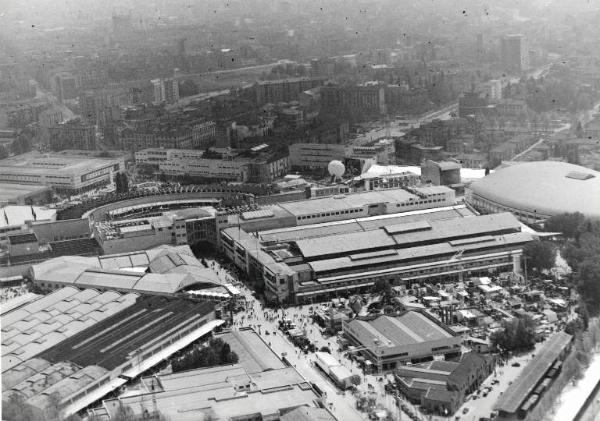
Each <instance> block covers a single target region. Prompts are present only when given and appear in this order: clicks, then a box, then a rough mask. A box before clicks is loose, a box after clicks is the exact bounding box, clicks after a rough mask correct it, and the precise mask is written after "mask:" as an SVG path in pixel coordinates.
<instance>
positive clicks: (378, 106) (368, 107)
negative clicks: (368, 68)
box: [321, 83, 385, 114]
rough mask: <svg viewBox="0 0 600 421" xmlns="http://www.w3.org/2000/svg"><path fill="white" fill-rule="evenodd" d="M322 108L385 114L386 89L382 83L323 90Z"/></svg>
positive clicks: (334, 87) (333, 86) (331, 86)
mask: <svg viewBox="0 0 600 421" xmlns="http://www.w3.org/2000/svg"><path fill="white" fill-rule="evenodd" d="M321 106H322V107H323V108H327V109H330V110H340V111H341V110H345V109H346V110H350V111H353V112H356V111H360V112H367V113H373V114H383V113H384V112H385V89H384V86H383V85H382V84H380V83H366V84H363V85H353V86H338V85H326V86H323V87H322V88H321Z"/></svg>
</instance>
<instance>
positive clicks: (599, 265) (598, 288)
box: [577, 256, 600, 314]
mask: <svg viewBox="0 0 600 421" xmlns="http://www.w3.org/2000/svg"><path fill="white" fill-rule="evenodd" d="M577 269H578V271H577V280H578V289H579V293H580V294H581V297H582V299H583V301H584V302H585V304H586V305H587V309H588V310H589V312H590V313H592V314H598V312H599V311H600V259H599V258H598V256H596V257H595V258H589V259H585V260H584V261H583V262H581V264H579V266H578V268H577Z"/></svg>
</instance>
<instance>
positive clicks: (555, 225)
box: [544, 212, 584, 238]
mask: <svg viewBox="0 0 600 421" xmlns="http://www.w3.org/2000/svg"><path fill="white" fill-rule="evenodd" d="M583 221H584V216H583V214H582V213H579V212H574V213H563V214H561V215H555V216H553V217H551V218H550V219H548V220H547V221H546V222H545V223H544V230H545V231H547V232H562V233H563V235H564V236H565V237H566V238H577V236H578V234H579V227H580V225H581V224H582V223H583Z"/></svg>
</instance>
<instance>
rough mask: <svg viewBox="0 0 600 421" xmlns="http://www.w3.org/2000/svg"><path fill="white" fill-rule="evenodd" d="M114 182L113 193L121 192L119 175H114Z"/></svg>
mask: <svg viewBox="0 0 600 421" xmlns="http://www.w3.org/2000/svg"><path fill="white" fill-rule="evenodd" d="M114 182H115V191H116V192H117V193H121V191H122V190H123V186H122V184H121V174H120V173H116V174H115V178H114Z"/></svg>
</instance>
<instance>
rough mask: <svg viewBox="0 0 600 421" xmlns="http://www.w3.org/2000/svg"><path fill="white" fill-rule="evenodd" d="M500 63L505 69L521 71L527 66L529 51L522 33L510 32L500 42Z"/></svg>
mask: <svg viewBox="0 0 600 421" xmlns="http://www.w3.org/2000/svg"><path fill="white" fill-rule="evenodd" d="M500 50H501V51H500V54H501V58H502V65H503V67H504V69H505V70H508V71H512V72H522V71H525V70H527V69H528V68H529V52H528V49H527V41H526V39H525V36H524V35H521V34H510V35H506V36H504V37H503V38H502V40H501V44H500Z"/></svg>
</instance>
